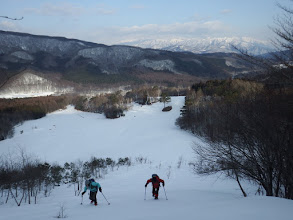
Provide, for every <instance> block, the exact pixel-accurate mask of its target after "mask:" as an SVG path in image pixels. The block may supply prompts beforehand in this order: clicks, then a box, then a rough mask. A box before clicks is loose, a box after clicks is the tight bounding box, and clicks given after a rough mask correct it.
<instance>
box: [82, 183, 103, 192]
mask: <svg viewBox="0 0 293 220" xmlns="http://www.w3.org/2000/svg"><path fill="white" fill-rule="evenodd" d="M99 188H101V185H100V184H99V183H97V182H91V184H90V186H89V187H87V186H85V187H84V192H86V191H87V190H88V189H89V190H90V191H91V192H97V191H98V189H99Z"/></svg>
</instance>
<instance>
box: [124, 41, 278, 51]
mask: <svg viewBox="0 0 293 220" xmlns="http://www.w3.org/2000/svg"><path fill="white" fill-rule="evenodd" d="M121 44H123V45H130V46H137V47H142V48H152V49H162V50H169V51H177V52H178V51H190V52H193V53H198V54H202V53H219V52H221V53H233V52H237V51H236V50H235V49H234V48H233V46H236V47H238V48H241V49H245V50H247V51H248V52H249V53H251V54H254V55H260V54H265V53H268V52H271V51H274V48H273V47H272V45H270V43H269V42H267V41H261V40H256V39H253V38H249V37H223V38H212V37H208V38H171V39H144V40H129V41H122V42H121Z"/></svg>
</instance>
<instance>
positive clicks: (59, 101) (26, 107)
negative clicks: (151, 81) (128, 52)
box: [0, 85, 186, 141]
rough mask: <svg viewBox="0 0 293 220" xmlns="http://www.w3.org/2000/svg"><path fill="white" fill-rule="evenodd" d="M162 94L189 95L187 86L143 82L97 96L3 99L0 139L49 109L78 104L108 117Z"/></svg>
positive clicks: (120, 114)
mask: <svg viewBox="0 0 293 220" xmlns="http://www.w3.org/2000/svg"><path fill="white" fill-rule="evenodd" d="M161 94H167V95H168V96H171V95H173V96H177V95H185V94H186V89H185V88H183V87H159V86H147V85H145V86H139V87H134V88H132V90H131V91H128V92H127V93H126V94H125V92H123V91H117V92H114V93H111V94H100V95H97V96H94V97H87V96H79V95H62V96H45V97H35V98H16V99H0V141H1V140H4V139H6V138H9V137H12V136H13V133H14V131H13V127H14V126H15V125H17V124H19V123H22V122H24V121H26V120H33V119H39V118H42V117H44V116H45V115H46V114H47V113H50V112H53V111H56V110H58V109H64V108H66V106H67V105H70V104H71V105H74V106H75V108H76V109H78V110H81V111H87V112H95V113H101V114H102V113H104V114H105V116H106V117H107V118H111V119H113V118H119V117H121V116H124V111H126V110H127V109H128V107H129V104H130V103H131V102H137V103H139V104H142V105H145V104H152V103H154V102H157V101H159V100H160V99H159V96H160V95H161Z"/></svg>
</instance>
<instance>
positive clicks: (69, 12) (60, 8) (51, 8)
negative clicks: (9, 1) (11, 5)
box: [24, 3, 86, 16]
mask: <svg viewBox="0 0 293 220" xmlns="http://www.w3.org/2000/svg"><path fill="white" fill-rule="evenodd" d="M85 11H86V10H85V8H83V7H81V6H78V5H73V4H69V3H63V4H61V5H54V4H51V3H47V4H43V5H42V6H41V7H40V8H25V9H24V12H25V13H27V14H38V15H46V16H76V15H81V14H83V13H85Z"/></svg>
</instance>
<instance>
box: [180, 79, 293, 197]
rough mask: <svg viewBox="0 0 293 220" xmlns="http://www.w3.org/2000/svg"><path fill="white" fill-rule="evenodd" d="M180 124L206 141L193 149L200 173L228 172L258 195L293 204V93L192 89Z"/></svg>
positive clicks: (224, 84)
mask: <svg viewBox="0 0 293 220" xmlns="http://www.w3.org/2000/svg"><path fill="white" fill-rule="evenodd" d="M176 123H177V125H179V126H180V127H181V128H182V129H185V130H189V131H191V132H192V133H194V134H195V135H197V136H200V137H203V138H204V139H205V140H206V142H207V143H206V144H203V145H196V146H194V151H195V153H196V154H197V155H198V161H197V162H196V163H194V164H193V165H194V170H195V171H196V172H197V173H199V174H212V173H216V172H223V173H225V174H226V175H227V176H229V177H231V178H234V179H235V180H236V181H237V182H238V184H239V187H240V188H241V190H242V192H243V195H244V196H246V192H245V189H243V188H242V186H241V183H240V180H241V179H246V180H249V181H252V182H253V183H256V184H257V185H258V186H259V190H258V192H259V193H262V192H265V194H266V195H267V196H276V197H284V198H288V199H293V143H292V138H293V89H292V87H287V88H286V87H278V88H277V87H272V86H270V85H265V84H261V83H257V82H252V81H245V80H224V81H208V82H206V83H199V84H195V85H193V86H192V89H191V90H190V92H189V94H188V95H187V96H186V100H185V106H184V108H183V109H182V113H181V117H180V118H179V119H178V120H177V122H176Z"/></svg>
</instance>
